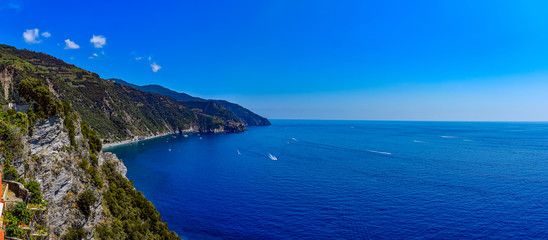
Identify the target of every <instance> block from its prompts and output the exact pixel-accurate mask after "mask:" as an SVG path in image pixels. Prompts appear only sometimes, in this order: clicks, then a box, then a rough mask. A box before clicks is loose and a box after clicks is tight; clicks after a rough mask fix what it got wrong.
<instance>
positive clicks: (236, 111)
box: [109, 78, 270, 126]
mask: <svg viewBox="0 0 548 240" xmlns="http://www.w3.org/2000/svg"><path fill="white" fill-rule="evenodd" d="M109 80H112V81H115V82H117V83H120V84H122V85H126V86H130V87H133V88H136V89H139V90H141V91H145V92H149V93H157V94H160V95H163V96H166V97H169V98H171V99H174V100H177V101H179V102H180V103H181V104H183V105H185V106H187V107H189V108H190V109H193V108H198V109H200V110H202V111H203V112H204V113H206V114H208V115H212V116H217V117H221V118H223V117H222V116H221V115H225V114H227V113H228V114H230V115H233V116H236V119H239V120H241V121H242V122H243V123H244V124H245V125H249V126H263V125H270V121H268V119H266V118H264V117H261V116H259V115H257V114H255V113H253V112H251V111H249V110H248V109H246V108H244V107H242V106H240V105H238V104H235V103H231V102H229V101H225V100H207V99H203V98H198V97H193V96H190V95H188V94H186V93H180V92H176V91H173V90H171V89H168V88H165V87H162V86H158V85H145V86H139V85H135V84H131V83H128V82H126V81H124V80H121V79H116V78H111V79H109ZM196 104H201V105H202V106H196ZM211 104H216V105H220V107H221V108H225V110H220V111H219V112H217V113H215V112H214V113H211V112H210V113H208V111H210V110H211V109H207V108H204V107H203V106H205V105H211ZM189 105H194V106H189ZM215 108H216V107H214V108H213V110H216V109H215ZM227 119H229V118H226V119H225V120H227ZM236 121H238V120H236Z"/></svg>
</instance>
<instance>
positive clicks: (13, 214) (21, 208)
mask: <svg viewBox="0 0 548 240" xmlns="http://www.w3.org/2000/svg"><path fill="white" fill-rule="evenodd" d="M31 217H32V212H31V211H30V210H29V209H28V208H27V205H26V204H25V203H24V202H19V203H17V205H15V209H13V210H9V209H8V210H7V211H5V212H4V224H5V225H6V226H7V227H6V235H8V236H13V237H18V238H21V237H23V235H24V234H25V231H24V230H23V229H21V228H20V227H19V225H20V224H25V225H28V224H29V223H30V218H31Z"/></svg>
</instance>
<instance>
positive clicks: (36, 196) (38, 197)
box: [25, 180, 42, 204]
mask: <svg viewBox="0 0 548 240" xmlns="http://www.w3.org/2000/svg"><path fill="white" fill-rule="evenodd" d="M25 188H26V189H28V190H29V191H30V192H31V193H32V196H31V198H30V201H29V203H32V204H40V203H42V193H40V183H38V182H36V181H34V180H30V181H29V182H28V183H26V184H25Z"/></svg>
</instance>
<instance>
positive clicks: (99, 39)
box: [89, 35, 107, 48]
mask: <svg viewBox="0 0 548 240" xmlns="http://www.w3.org/2000/svg"><path fill="white" fill-rule="evenodd" d="M89 42H90V43H93V46H94V47H95V48H102V47H103V46H104V45H105V44H107V38H106V37H103V36H101V35H99V36H95V35H93V37H92V38H91V39H90V40H89Z"/></svg>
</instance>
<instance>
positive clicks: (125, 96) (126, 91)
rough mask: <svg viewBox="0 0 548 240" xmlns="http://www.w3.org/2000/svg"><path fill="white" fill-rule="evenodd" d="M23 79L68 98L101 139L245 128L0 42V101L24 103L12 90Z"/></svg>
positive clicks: (230, 118)
mask: <svg viewBox="0 0 548 240" xmlns="http://www.w3.org/2000/svg"><path fill="white" fill-rule="evenodd" d="M27 78H36V79H39V80H41V81H42V82H43V83H44V84H46V85H47V86H48V88H49V89H50V91H51V92H52V93H53V96H54V98H55V99H58V100H61V101H68V102H70V103H71V104H72V107H73V108H74V110H76V112H78V114H80V116H81V117H82V119H83V120H85V121H87V122H89V123H90V125H91V127H92V128H93V129H94V130H96V131H97V132H98V134H99V136H100V137H101V138H104V139H107V140H110V141H116V140H121V139H127V138H131V137H133V136H152V135H156V134H161V133H167V132H174V131H197V132H206V133H208V132H240V131H245V124H244V122H243V121H241V120H239V119H238V118H235V117H234V116H233V115H231V114H220V115H217V116H213V115H208V114H206V113H204V112H203V111H196V110H192V109H189V108H188V107H187V106H185V105H184V104H181V103H180V102H178V101H176V100H174V99H172V98H169V97H166V96H162V95H159V94H154V93H149V92H145V91H141V90H138V89H135V88H133V87H130V86H125V85H122V84H118V83H115V82H113V81H109V80H105V79H102V78H100V77H99V75H98V74H96V73H92V72H89V71H86V70H84V69H81V68H78V67H76V66H74V65H72V64H67V63H65V62H64V61H62V60H60V59H57V58H55V57H52V56H50V55H47V54H44V53H38V52H33V51H29V50H19V49H16V48H14V47H11V46H7V45H0V90H1V91H0V103H1V104H6V103H9V102H15V103H18V104H22V103H29V102H27V101H25V99H23V98H22V97H21V96H20V95H19V93H18V92H17V88H18V86H19V83H20V82H21V81H22V80H25V79H27ZM225 116H226V118H225Z"/></svg>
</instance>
